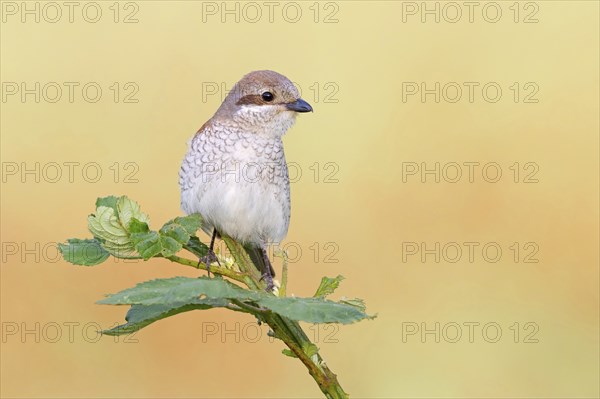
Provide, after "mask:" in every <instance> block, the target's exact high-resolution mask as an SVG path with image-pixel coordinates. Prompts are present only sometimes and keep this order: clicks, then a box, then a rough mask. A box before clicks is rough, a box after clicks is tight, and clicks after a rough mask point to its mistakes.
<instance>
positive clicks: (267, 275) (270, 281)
mask: <svg viewBox="0 0 600 399" xmlns="http://www.w3.org/2000/svg"><path fill="white" fill-rule="evenodd" d="M262 280H265V281H266V282H267V287H266V288H265V291H267V292H272V291H273V288H275V284H273V276H271V273H264V274H263V275H262V276H261V277H260V280H259V281H262Z"/></svg>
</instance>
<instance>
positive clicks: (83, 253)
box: [58, 238, 110, 266]
mask: <svg viewBox="0 0 600 399" xmlns="http://www.w3.org/2000/svg"><path fill="white" fill-rule="evenodd" d="M58 249H59V250H60V253H61V254H62V256H63V258H64V259H65V260H66V261H67V262H70V263H73V264H75V265H82V266H94V265H97V264H99V263H102V262H104V261H105V260H106V259H107V258H108V257H109V256H110V254H109V253H108V251H106V250H105V249H104V248H102V246H101V245H100V242H99V241H98V240H96V239H91V240H90V239H88V240H80V239H77V238H71V239H69V240H67V244H58Z"/></svg>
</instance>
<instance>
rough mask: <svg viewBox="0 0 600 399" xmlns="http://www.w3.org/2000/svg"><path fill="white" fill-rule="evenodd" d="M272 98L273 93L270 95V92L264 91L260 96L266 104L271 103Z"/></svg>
mask: <svg viewBox="0 0 600 399" xmlns="http://www.w3.org/2000/svg"><path fill="white" fill-rule="evenodd" d="M273 97H274V96H273V93H271V92H270V91H265V92H264V93H263V94H262V99H263V100H265V101H267V102H270V101H273Z"/></svg>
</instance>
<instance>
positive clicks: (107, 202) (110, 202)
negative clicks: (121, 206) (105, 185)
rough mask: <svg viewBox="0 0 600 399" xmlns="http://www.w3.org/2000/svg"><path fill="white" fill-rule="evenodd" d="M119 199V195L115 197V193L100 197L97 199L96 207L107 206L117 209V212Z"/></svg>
mask: <svg viewBox="0 0 600 399" xmlns="http://www.w3.org/2000/svg"><path fill="white" fill-rule="evenodd" d="M118 200H119V198H118V197H115V196H114V195H111V196H109V197H102V198H98V199H97V200H96V208H99V207H101V206H105V207H107V208H112V209H114V210H115V212H116V211H117V201H118Z"/></svg>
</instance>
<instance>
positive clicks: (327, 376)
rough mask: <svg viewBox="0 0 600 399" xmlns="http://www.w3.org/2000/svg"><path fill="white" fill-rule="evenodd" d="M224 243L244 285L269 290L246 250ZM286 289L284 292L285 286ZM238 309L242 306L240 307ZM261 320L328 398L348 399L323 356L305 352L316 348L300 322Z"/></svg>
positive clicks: (266, 316)
mask: <svg viewBox="0 0 600 399" xmlns="http://www.w3.org/2000/svg"><path fill="white" fill-rule="evenodd" d="M223 240H224V241H225V244H227V247H228V248H229V252H231V254H232V256H233V257H234V259H235V261H236V263H237V265H238V267H239V269H240V271H241V272H242V273H241V275H243V276H245V277H247V278H248V281H245V283H246V285H247V286H248V288H250V289H253V290H264V289H265V288H266V283H265V282H264V281H262V280H261V274H260V272H259V271H258V268H257V266H256V265H254V264H253V263H252V261H251V260H250V257H249V256H248V254H247V253H246V251H245V250H244V248H243V247H242V246H241V245H240V244H238V243H237V242H235V241H234V240H233V239H231V238H230V237H227V236H223ZM211 271H212V267H211ZM284 273H285V276H284V277H285V279H286V280H287V265H286V267H285V271H284ZM238 274H239V273H238ZM238 281H240V280H238ZM283 288H284V292H285V286H284V287H283ZM237 305H238V306H241V305H240V304H237ZM246 306H249V305H246ZM261 316H262V317H263V319H264V321H265V322H266V323H267V324H268V325H269V326H270V327H271V329H272V330H273V332H274V333H275V336H276V337H277V338H279V339H281V340H282V341H283V342H284V343H285V344H286V346H287V347H288V348H289V349H290V350H291V351H292V352H293V353H294V354H295V355H296V356H297V357H298V358H299V359H300V361H301V362H302V363H303V364H304V365H305V366H306V368H307V369H308V372H309V374H310V375H311V376H312V377H313V379H314V380H315V381H316V383H317V385H318V386H319V388H320V389H321V392H323V394H324V395H325V397H326V398H333V399H338V398H348V394H346V392H344V390H343V389H342V387H341V385H340V384H339V382H338V380H337V376H336V375H335V374H334V373H333V372H332V371H331V370H330V369H329V368H328V367H327V366H326V365H325V362H324V361H323V359H322V358H321V356H320V355H319V354H318V353H317V354H314V355H313V356H309V355H308V353H306V351H307V350H308V349H309V348H310V347H312V346H314V344H313V343H312V342H311V341H310V339H308V337H307V336H306V334H305V333H304V331H303V330H302V327H300V324H299V323H298V322H296V321H294V320H291V319H288V318H286V317H282V316H280V315H278V314H276V313H273V312H270V311H266V312H264V313H262V312H261Z"/></svg>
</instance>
